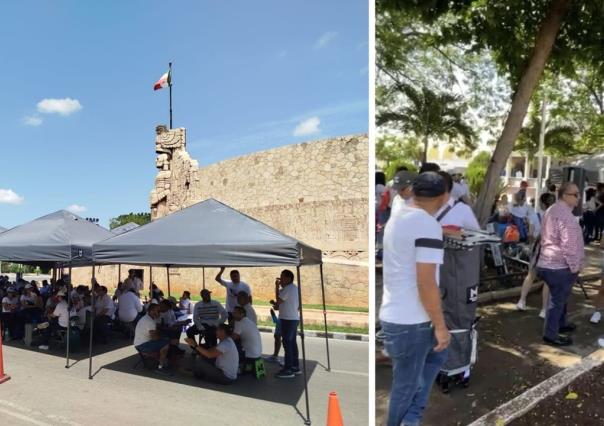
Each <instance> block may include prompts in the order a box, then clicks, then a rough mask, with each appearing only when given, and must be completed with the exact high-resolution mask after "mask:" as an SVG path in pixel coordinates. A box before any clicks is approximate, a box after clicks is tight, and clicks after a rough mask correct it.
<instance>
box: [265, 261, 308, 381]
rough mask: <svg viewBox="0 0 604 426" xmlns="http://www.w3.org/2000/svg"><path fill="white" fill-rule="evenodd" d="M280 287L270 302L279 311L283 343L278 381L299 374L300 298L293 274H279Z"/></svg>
mask: <svg viewBox="0 0 604 426" xmlns="http://www.w3.org/2000/svg"><path fill="white" fill-rule="evenodd" d="M275 285H280V286H281V290H279V296H278V297H277V300H276V301H275V300H271V305H273V308H274V309H275V310H279V323H280V324H281V338H282V341H283V351H284V352H285V355H284V365H283V369H282V370H281V371H279V372H278V373H277V375H276V377H277V378H279V379H292V378H294V377H295V376H297V375H299V374H301V371H300V360H299V357H298V343H297V342H296V334H297V333H298V323H299V322H300V312H299V311H300V298H299V297H298V296H299V295H298V287H297V286H296V284H294V273H293V272H292V271H290V270H288V269H285V270H283V271H282V272H281V276H280V277H279V278H277V280H276V281H275Z"/></svg>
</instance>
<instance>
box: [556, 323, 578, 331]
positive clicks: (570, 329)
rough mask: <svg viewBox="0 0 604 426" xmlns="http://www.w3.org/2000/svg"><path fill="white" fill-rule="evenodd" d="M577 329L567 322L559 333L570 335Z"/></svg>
mask: <svg viewBox="0 0 604 426" xmlns="http://www.w3.org/2000/svg"><path fill="white" fill-rule="evenodd" d="M576 329H577V326H576V325H575V324H573V323H572V322H569V323H568V324H566V325H565V326H564V327H560V333H572V332H573V331H575V330H576Z"/></svg>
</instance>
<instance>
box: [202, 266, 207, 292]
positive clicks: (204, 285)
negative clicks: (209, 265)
mask: <svg viewBox="0 0 604 426" xmlns="http://www.w3.org/2000/svg"><path fill="white" fill-rule="evenodd" d="M201 271H202V272H201V273H202V274H203V280H202V283H203V289H204V290H205V289H206V268H201Z"/></svg>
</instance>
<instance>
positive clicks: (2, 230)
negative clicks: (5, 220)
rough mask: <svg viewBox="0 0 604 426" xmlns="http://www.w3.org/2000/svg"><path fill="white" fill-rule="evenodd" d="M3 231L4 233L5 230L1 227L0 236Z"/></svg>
mask: <svg viewBox="0 0 604 426" xmlns="http://www.w3.org/2000/svg"><path fill="white" fill-rule="evenodd" d="M4 231H6V228H3V227H2V226H0V234H2V233H3V232H4Z"/></svg>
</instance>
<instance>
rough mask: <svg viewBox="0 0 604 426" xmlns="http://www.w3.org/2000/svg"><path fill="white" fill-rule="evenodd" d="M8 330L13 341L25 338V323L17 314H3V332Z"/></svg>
mask: <svg viewBox="0 0 604 426" xmlns="http://www.w3.org/2000/svg"><path fill="white" fill-rule="evenodd" d="M5 330H8V332H9V333H10V338H11V339H20V338H22V337H23V322H22V321H21V320H20V318H19V316H18V313H17V312H2V332H4V331H5Z"/></svg>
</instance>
